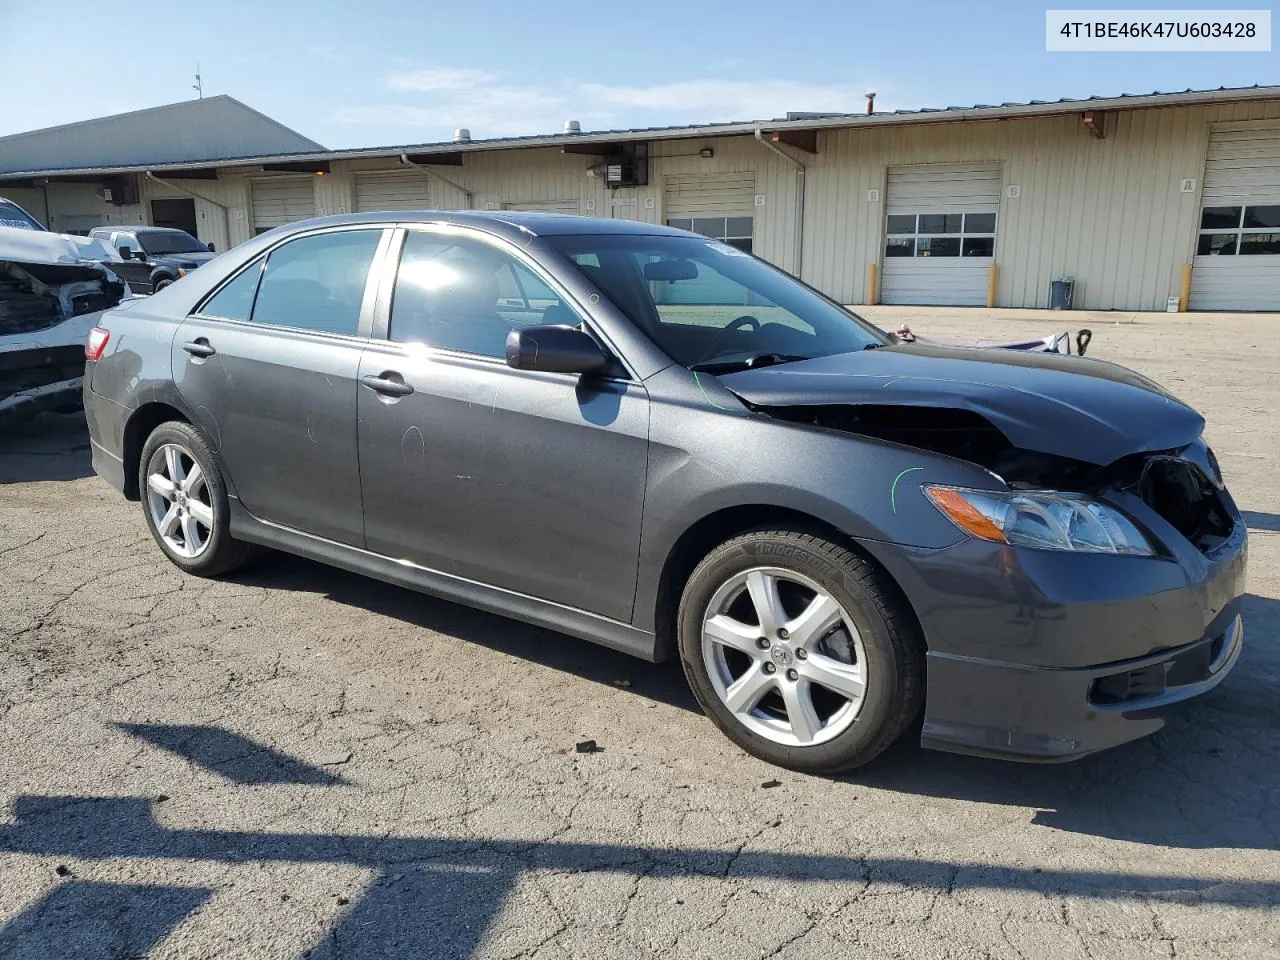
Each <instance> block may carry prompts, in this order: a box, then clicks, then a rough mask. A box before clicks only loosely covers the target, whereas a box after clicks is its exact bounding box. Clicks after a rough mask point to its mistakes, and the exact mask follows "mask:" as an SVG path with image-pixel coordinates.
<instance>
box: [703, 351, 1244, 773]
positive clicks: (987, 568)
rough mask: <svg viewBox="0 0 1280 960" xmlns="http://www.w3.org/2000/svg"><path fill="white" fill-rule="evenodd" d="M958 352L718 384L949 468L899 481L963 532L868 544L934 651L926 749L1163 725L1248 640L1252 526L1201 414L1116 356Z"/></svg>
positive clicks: (1083, 746) (843, 358)
mask: <svg viewBox="0 0 1280 960" xmlns="http://www.w3.org/2000/svg"><path fill="white" fill-rule="evenodd" d="M960 349H961V348H956V349H954V350H948V349H942V348H938V347H935V346H926V345H912V346H906V345H902V346H892V347H885V348H881V349H876V350H871V351H866V352H863V353H859V354H847V355H840V356H833V357H828V358H821V359H815V360H811V361H804V362H799V363H794V364H780V365H775V366H771V367H766V368H762V369H759V370H748V371H743V372H740V373H733V374H728V375H725V376H722V377H720V378H719V379H720V381H721V382H722V383H723V384H724V385H725V386H726V388H728V389H730V390H732V391H733V392H734V393H735V394H736V395H737V396H738V397H739V398H740V399H741V400H742V401H743V402H744V403H746V404H748V405H749V406H750V407H751V409H752V410H753V411H755V412H756V413H757V414H758V415H760V416H764V417H768V418H771V419H775V420H784V421H788V422H791V423H794V424H797V425H799V426H803V427H806V428H809V429H818V430H822V431H830V432H836V433H840V434H845V435H848V436H850V437H851V438H854V439H860V440H861V439H865V440H870V441H872V442H875V443H883V444H892V445H894V446H895V447H898V448H900V449H901V450H902V451H904V452H906V451H917V452H920V453H927V454H932V455H934V456H935V457H937V458H938V459H937V460H933V459H929V460H925V459H924V458H922V459H921V462H922V463H924V464H926V465H924V466H920V467H912V468H909V470H907V471H904V472H903V473H901V474H899V475H898V477H899V479H903V477H905V476H908V475H909V476H910V478H911V480H910V483H911V485H912V486H914V487H916V489H918V491H919V493H920V494H921V495H922V496H921V497H920V498H917V499H915V500H914V501H913V500H912V499H911V498H908V499H907V500H906V502H908V503H911V502H914V503H916V504H928V505H929V507H928V509H930V511H931V512H933V513H934V515H935V516H936V515H941V516H942V517H945V518H946V519H947V520H949V521H950V522H951V523H952V525H953V526H954V527H955V528H957V532H958V533H962V534H964V536H963V537H962V538H961V539H959V540H958V541H957V542H955V543H953V544H951V545H949V546H937V545H935V544H929V545H926V544H924V543H923V542H922V541H916V543H917V544H919V545H914V544H913V543H912V542H911V541H910V540H909V539H907V538H906V537H902V538H895V537H894V534H893V530H894V529H895V527H894V525H893V524H894V523H897V524H899V525H901V524H904V523H906V522H909V520H910V516H914V515H915V511H917V510H918V508H917V507H913V508H911V510H908V511H904V512H906V513H907V514H909V516H908V517H907V518H904V517H903V516H901V515H900V513H899V511H896V510H895V511H893V517H892V521H887V523H888V525H882V526H881V530H882V532H883V534H884V535H883V536H882V537H879V538H877V537H869V538H868V537H864V538H860V539H858V543H859V544H860V546H862V547H863V548H864V549H865V550H866V551H867V552H868V553H869V554H870V555H871V556H873V557H874V558H875V559H876V560H877V561H878V562H879V563H880V564H881V565H882V566H883V567H884V568H885V570H886V571H887V572H888V573H889V575H890V576H891V577H892V578H893V579H894V580H895V581H896V582H897V584H898V585H899V586H900V588H901V589H902V591H903V593H904V594H905V595H906V597H907V598H908V600H909V601H911V602H912V606H913V608H914V610H915V611H916V615H917V617H918V619H919V622H920V625H921V628H922V632H923V634H924V637H925V640H926V643H927V645H928V650H927V664H928V673H927V687H928V692H927V696H926V706H925V717H924V725H923V732H922V734H921V742H922V743H923V744H924V745H925V746H928V747H932V748H936V749H941V750H953V751H958V752H961V753H970V754H979V755H984V756H999V757H1006V758H1011V759H1022V760H1037V761H1054V760H1065V759H1071V758H1073V757H1078V756H1083V755H1085V754H1088V753H1093V752H1095V751H1097V750H1101V749H1106V748H1107V747H1110V746H1114V745H1116V744H1118V743H1122V742H1125V741H1127V740H1131V739H1135V738H1136V737H1139V736H1143V735H1145V734H1147V733H1150V732H1153V731H1155V730H1157V729H1159V728H1160V726H1162V725H1163V723H1164V719H1163V718H1164V716H1165V714H1166V713H1167V709H1166V708H1172V707H1173V706H1175V705H1177V704H1180V703H1182V702H1185V701H1187V700H1189V699H1191V698H1193V697H1196V696H1199V695H1201V694H1203V693H1206V692H1208V691H1209V690H1211V689H1213V688H1214V687H1215V686H1216V685H1217V684H1218V683H1220V682H1221V681H1222V679H1223V678H1224V677H1225V676H1226V674H1227V673H1228V672H1229V671H1230V669H1231V668H1232V667H1233V666H1234V664H1235V662H1236V660H1237V659H1238V657H1239V653H1240V649H1241V644H1242V639H1241V638H1242V636H1243V626H1242V622H1243V621H1242V617H1241V609H1242V608H1241V596H1242V594H1243V592H1244V587H1245V570H1246V565H1247V533H1246V530H1245V525H1244V522H1243V520H1242V518H1241V516H1240V512H1239V510H1238V508H1237V506H1236V504H1235V502H1234V501H1233V500H1232V497H1231V495H1230V493H1229V492H1228V491H1227V489H1226V487H1225V485H1224V484H1223V480H1222V474H1221V471H1220V469H1219V467H1218V464H1217V461H1216V459H1215V458H1214V456H1213V453H1212V452H1211V451H1210V449H1209V447H1208V446H1207V445H1206V444H1205V442H1204V439H1203V437H1202V435H1201V434H1202V430H1203V427H1204V420H1203V418H1202V417H1201V416H1200V415H1199V414H1198V413H1196V412H1195V411H1194V410H1193V409H1191V408H1190V407H1188V406H1187V405H1185V404H1183V403H1182V402H1181V401H1179V400H1177V399H1176V398H1175V397H1173V396H1171V395H1170V394H1169V393H1168V392H1167V391H1165V390H1163V389H1162V388H1160V387H1159V386H1158V385H1157V384H1155V383H1153V382H1152V381H1150V380H1147V379H1146V378H1145V377H1142V376H1140V375H1139V374H1136V373H1133V372H1132V371H1129V370H1125V369H1124V368H1122V367H1118V366H1115V365H1113V364H1108V363H1102V362H1099V361H1092V360H1087V359H1081V358H1078V357H1054V356H1051V355H1045V354H1017V353H1012V352H1010V351H974V350H965V351H964V352H963V353H961V352H958V351H959V350H960ZM948 463H950V464H954V465H957V466H958V465H960V464H963V465H964V467H965V469H964V470H962V471H957V470H952V469H948V467H947V464H948ZM973 467H976V468H978V470H979V471H981V474H980V475H978V476H975V474H974V472H973V469H972V468H973ZM979 476H980V477H981V479H979ZM904 493H905V490H903V489H898V490H897V497H896V503H897V505H898V506H899V507H901V506H902V504H903V503H904ZM900 528H901V529H906V528H905V527H900Z"/></svg>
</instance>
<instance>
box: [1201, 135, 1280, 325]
mask: <svg viewBox="0 0 1280 960" xmlns="http://www.w3.org/2000/svg"><path fill="white" fill-rule="evenodd" d="M1189 306H1190V309H1192V310H1280V124H1276V123H1270V124H1253V123H1251V124H1232V125H1231V126H1230V127H1227V128H1221V129H1218V130H1214V131H1213V132H1212V133H1210V135H1209V150H1208V154H1207V155H1206V157H1205V164H1204V189H1203V191H1202V200H1201V210H1200V231H1199V235H1198V236H1197V237H1196V258H1195V262H1194V264H1193V265H1192V272H1191V300H1190V304H1189Z"/></svg>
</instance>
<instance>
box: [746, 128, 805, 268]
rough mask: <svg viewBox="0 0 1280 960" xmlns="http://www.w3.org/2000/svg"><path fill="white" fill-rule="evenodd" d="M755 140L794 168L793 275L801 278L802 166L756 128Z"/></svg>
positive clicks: (802, 256)
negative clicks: (794, 226)
mask: <svg viewBox="0 0 1280 960" xmlns="http://www.w3.org/2000/svg"><path fill="white" fill-rule="evenodd" d="M755 135H756V140H757V141H759V142H760V143H761V144H762V145H763V146H766V147H768V148H769V149H770V150H772V151H773V152H774V153H776V154H777V155H778V156H780V157H782V159H783V160H786V161H788V162H789V163H791V164H792V165H793V166H794V167H795V168H796V250H795V271H794V273H795V275H796V276H797V277H800V276H802V269H803V259H804V176H805V166H804V164H803V163H802V162H801V161H800V160H798V159H796V158H795V157H793V156H792V155H791V154H789V153H787V151H785V150H783V149H782V148H781V147H780V146H778V145H777V144H776V143H774V142H773V141H772V140H766V139H765V138H764V131H763V130H762V129H761V128H760V127H756V132H755Z"/></svg>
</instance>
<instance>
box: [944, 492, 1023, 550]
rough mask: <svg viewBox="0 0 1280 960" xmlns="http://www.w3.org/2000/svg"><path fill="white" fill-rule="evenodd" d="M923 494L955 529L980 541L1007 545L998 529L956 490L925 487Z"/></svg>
mask: <svg viewBox="0 0 1280 960" xmlns="http://www.w3.org/2000/svg"><path fill="white" fill-rule="evenodd" d="M925 493H927V494H928V495H929V499H930V500H932V501H933V503H934V505H935V506H936V507H937V508H938V509H939V510H941V511H942V512H943V513H944V514H946V515H947V517H948V519H950V520H951V522H952V523H954V524H955V525H956V526H957V527H959V528H960V529H961V530H964V531H965V532H966V533H970V534H972V535H973V536H975V537H978V538H979V539H981V540H992V541H994V542H995V543H1008V542H1009V541H1008V540H1006V539H1005V536H1004V534H1003V533H1002V532H1001V531H1000V528H999V527H997V526H996V525H995V524H994V523H992V522H991V521H990V520H989V519H988V518H987V517H986V516H984V515H983V513H982V512H981V511H980V510H979V509H978V508H977V507H975V506H974V505H973V504H971V503H970V502H969V501H968V500H966V499H965V498H964V496H963V495H962V494H961V493H960V492H959V491H958V490H948V489H947V488H946V487H925Z"/></svg>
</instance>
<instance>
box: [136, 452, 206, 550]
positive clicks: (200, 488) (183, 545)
mask: <svg viewBox="0 0 1280 960" xmlns="http://www.w3.org/2000/svg"><path fill="white" fill-rule="evenodd" d="M147 507H148V509H149V510H150V511H151V519H152V520H153V521H154V523H155V526H156V530H157V531H159V533H160V539H161V540H163V541H164V543H165V546H167V547H168V548H169V549H170V550H171V551H173V553H174V554H176V555H177V556H179V557H183V558H185V559H188V560H191V559H195V558H196V557H198V556H200V554H202V553H204V551H205V550H206V549H207V548H208V546H209V541H210V540H211V539H212V537H213V522H214V521H213V496H212V494H211V493H210V491H209V481H208V479H207V478H206V477H205V475H204V471H203V470H202V469H201V467H200V464H199V463H197V462H196V459H195V457H193V456H192V455H191V453H190V451H188V450H185V449H184V448H182V447H180V446H179V445H178V444H176V443H166V444H163V445H162V446H159V447H157V448H156V451H155V453H153V454H152V455H151V460H150V461H149V462H148V463H147Z"/></svg>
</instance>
